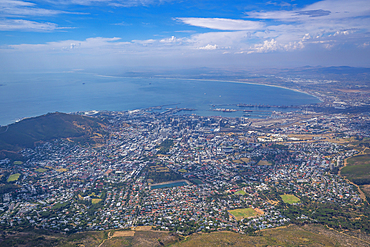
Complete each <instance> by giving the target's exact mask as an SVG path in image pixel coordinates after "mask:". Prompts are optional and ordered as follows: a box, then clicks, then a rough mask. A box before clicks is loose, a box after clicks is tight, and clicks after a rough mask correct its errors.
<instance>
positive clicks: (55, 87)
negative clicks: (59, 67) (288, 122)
mask: <svg viewBox="0 0 370 247" xmlns="http://www.w3.org/2000/svg"><path fill="white" fill-rule="evenodd" d="M317 102H319V100H318V99H317V98H315V97H313V96H311V95H307V94H303V93H299V92H295V91H292V90H287V89H283V88H277V87H269V86H262V85H253V84H244V83H233V82H223V81H205V80H203V81H202V80H182V79H157V78H124V77H108V76H100V75H94V74H86V73H76V72H72V73H42V74H41V73H24V74H2V75H1V78H0V125H7V124H10V123H13V122H15V121H16V120H19V119H21V118H25V117H32V116H38V115H42V114H46V113H48V112H55V111H60V112H76V111H90V110H110V111H125V110H134V109H142V108H148V107H153V106H160V105H171V106H166V107H176V106H177V107H180V108H193V109H196V111H192V112H185V113H187V114H190V113H192V114H197V115H204V116H232V117H236V116H243V112H242V111H238V112H234V113H225V112H215V111H212V109H215V108H228V109H231V108H233V109H239V110H243V108H238V107H237V106H236V104H239V103H243V104H264V105H302V104H310V103H317ZM212 105H215V106H212ZM166 107H164V108H163V110H165V108H166ZM272 110H276V109H272V108H271V109H265V110H263V109H262V110H261V109H257V110H256V111H253V113H251V117H263V116H265V115H269V112H271V111H272ZM277 110H279V111H282V109H280V108H279V109H277Z"/></svg>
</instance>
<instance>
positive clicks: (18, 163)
mask: <svg viewBox="0 0 370 247" xmlns="http://www.w3.org/2000/svg"><path fill="white" fill-rule="evenodd" d="M13 164H14V165H22V164H23V162H22V161H19V160H17V161H14V162H13Z"/></svg>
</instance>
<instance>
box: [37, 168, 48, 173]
mask: <svg viewBox="0 0 370 247" xmlns="http://www.w3.org/2000/svg"><path fill="white" fill-rule="evenodd" d="M35 171H37V172H41V173H42V172H46V171H47V169H44V168H37V169H36V170H35Z"/></svg>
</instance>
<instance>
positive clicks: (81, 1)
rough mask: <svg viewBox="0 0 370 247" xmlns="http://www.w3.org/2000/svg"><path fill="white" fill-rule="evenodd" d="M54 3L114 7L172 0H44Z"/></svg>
mask: <svg viewBox="0 0 370 247" xmlns="http://www.w3.org/2000/svg"><path fill="white" fill-rule="evenodd" d="M46 1H48V2H51V3H54V4H76V5H85V6H90V5H98V4H105V5H110V6H114V7H134V6H150V5H160V4H163V3H165V2H171V1H172V0H46Z"/></svg>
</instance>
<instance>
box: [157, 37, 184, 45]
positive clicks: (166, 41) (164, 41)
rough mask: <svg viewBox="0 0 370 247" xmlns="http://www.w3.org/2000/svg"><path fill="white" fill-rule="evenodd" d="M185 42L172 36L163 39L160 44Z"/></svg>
mask: <svg viewBox="0 0 370 247" xmlns="http://www.w3.org/2000/svg"><path fill="white" fill-rule="evenodd" d="M182 41H183V39H179V38H176V37H175V36H172V37H171V38H165V39H161V40H160V41H159V42H161V43H167V44H168V43H170V44H172V43H181V42H182Z"/></svg>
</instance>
